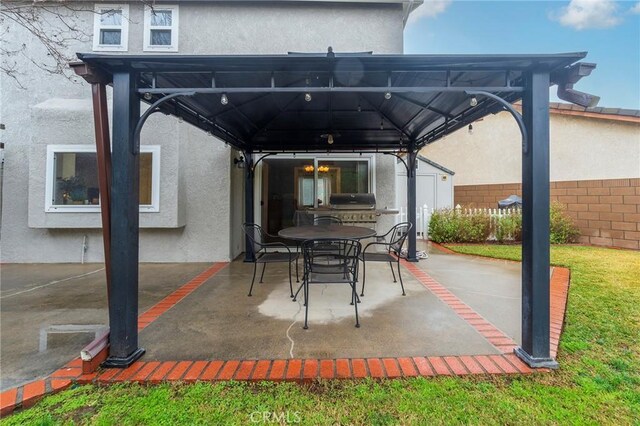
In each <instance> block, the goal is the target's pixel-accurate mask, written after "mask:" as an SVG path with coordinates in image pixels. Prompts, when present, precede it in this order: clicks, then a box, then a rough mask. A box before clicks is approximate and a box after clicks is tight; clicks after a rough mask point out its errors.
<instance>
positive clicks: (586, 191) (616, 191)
mask: <svg viewBox="0 0 640 426" xmlns="http://www.w3.org/2000/svg"><path fill="white" fill-rule="evenodd" d="M550 189H551V201H558V202H560V203H562V204H563V205H564V206H565V207H566V209H567V213H568V214H569V216H571V217H572V218H573V219H574V221H575V222H576V225H578V227H579V228H580V233H581V236H580V239H579V242H581V243H584V244H594V245H600V246H609V247H620V248H629V249H636V250H637V249H640V178H630V179H599V180H572V181H560V182H551V187H550ZM511 194H516V195H522V188H521V184H519V183H507V184H489V185H456V186H455V187H454V204H456V205H457V204H460V205H461V206H464V207H478V208H484V207H487V208H496V207H497V205H498V200H502V199H504V198H506V197H508V196H509V195H511Z"/></svg>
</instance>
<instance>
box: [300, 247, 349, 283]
mask: <svg viewBox="0 0 640 426" xmlns="http://www.w3.org/2000/svg"><path fill="white" fill-rule="evenodd" d="M327 247H332V250H331V251H327ZM361 251H362V245H361V244H360V242H359V241H356V240H350V239H332V238H318V239H314V240H306V241H304V242H303V243H302V255H303V259H304V274H305V279H311V280H312V281H310V282H331V278H330V277H326V278H321V277H320V278H319V277H317V276H316V275H326V276H328V275H340V276H342V277H344V275H345V274H348V275H349V276H350V277H352V278H353V279H355V278H356V277H357V274H358V259H359V257H360V253H361ZM311 274H313V277H312V276H311ZM339 282H344V280H343V279H341V280H340V281H339Z"/></svg>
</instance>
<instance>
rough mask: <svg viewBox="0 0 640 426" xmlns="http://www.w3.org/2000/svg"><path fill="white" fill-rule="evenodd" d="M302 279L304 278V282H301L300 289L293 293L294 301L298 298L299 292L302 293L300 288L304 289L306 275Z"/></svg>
mask: <svg viewBox="0 0 640 426" xmlns="http://www.w3.org/2000/svg"><path fill="white" fill-rule="evenodd" d="M302 279H303V282H302V284H300V286H299V287H298V290H296V292H295V294H294V295H293V300H292V302H295V301H296V300H297V299H298V293H300V290H302V287H303V286H304V277H303V278H302Z"/></svg>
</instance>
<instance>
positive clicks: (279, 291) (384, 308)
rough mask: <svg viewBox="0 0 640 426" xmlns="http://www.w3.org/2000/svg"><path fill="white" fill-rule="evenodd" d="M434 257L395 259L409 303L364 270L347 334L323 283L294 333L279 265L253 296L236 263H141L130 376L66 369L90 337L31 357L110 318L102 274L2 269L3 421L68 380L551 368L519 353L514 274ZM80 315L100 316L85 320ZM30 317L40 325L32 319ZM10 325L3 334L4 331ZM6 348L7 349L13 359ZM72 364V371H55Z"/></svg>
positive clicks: (564, 287)
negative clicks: (46, 330)
mask: <svg viewBox="0 0 640 426" xmlns="http://www.w3.org/2000/svg"><path fill="white" fill-rule="evenodd" d="M439 250H441V251H431V252H430V254H431V256H430V258H429V259H428V260H426V261H421V262H420V263H408V262H405V261H402V265H403V267H404V271H405V272H404V276H405V278H406V281H405V282H406V287H407V296H406V297H402V296H400V289H399V286H398V284H397V283H393V282H392V280H391V279H390V277H389V275H390V273H389V270H388V269H387V268H386V266H384V265H379V267H375V266H373V265H370V267H369V276H370V278H371V279H370V280H368V281H367V295H366V296H365V297H364V298H363V300H362V304H359V306H360V312H361V314H362V320H363V327H362V328H359V329H356V328H355V327H353V313H352V311H351V308H350V307H349V305H348V303H347V302H348V301H349V298H348V289H347V290H346V291H345V288H339V287H326V286H323V287H317V288H314V289H313V293H314V294H313V295H312V300H313V303H312V304H311V303H310V307H311V308H312V312H313V314H311V318H312V323H311V324H312V325H311V324H310V326H311V328H310V329H309V330H302V329H301V318H300V313H301V306H300V304H299V303H295V302H292V301H291V300H290V299H289V298H288V289H287V287H288V285H287V281H286V280H285V278H284V277H286V274H285V273H284V271H283V270H279V269H277V268H271V269H270V270H269V271H268V275H267V276H266V277H265V281H266V282H265V284H261V285H259V286H258V289H256V290H255V294H256V296H254V297H252V298H248V297H246V296H245V292H246V286H247V285H248V283H249V281H248V279H249V271H250V270H251V269H250V268H251V267H250V265H246V264H244V263H242V262H233V263H232V264H230V265H229V264H227V263H215V264H213V265H206V266H204V265H193V264H191V265H189V264H187V265H184V264H179V265H141V271H140V277H141V289H140V293H141V301H140V305H141V310H144V312H143V313H142V314H140V315H139V317H138V330H139V331H140V338H141V342H142V345H143V346H146V347H147V348H148V352H147V354H146V355H145V357H144V358H143V359H142V360H140V361H137V362H135V363H133V364H132V365H131V366H130V367H128V368H126V369H98V370H97V371H95V370H94V368H95V367H94V366H93V364H92V363H91V362H88V363H84V362H82V361H81V360H80V359H79V358H77V357H76V358H73V357H74V356H75V355H76V354H77V352H78V350H79V348H80V346H76V344H78V345H80V340H83V341H87V340H89V339H90V338H89V337H88V336H87V335H86V333H85V336H84V337H83V336H68V337H69V338H68V339H67V341H64V340H62V341H60V339H58V342H57V343H56V342H55V341H53V340H52V337H50V338H49V339H47V340H46V341H45V344H47V348H46V350H44V351H42V350H40V351H39V352H38V353H37V354H36V353H34V350H33V347H34V343H35V341H36V340H37V338H36V335H40V336H41V335H42V334H41V333H39V332H38V330H42V329H43V327H49V326H50V325H51V324H53V325H54V326H58V325H60V324H61V323H60V321H63V326H64V324H69V322H68V321H73V323H74V325H75V326H76V327H77V326H80V325H81V324H87V321H91V324H89V325H96V324H95V322H99V321H100V320H99V318H100V317H99V315H102V316H103V318H105V317H106V307H105V306H104V305H106V302H105V300H104V282H101V281H102V279H101V278H100V275H98V274H99V273H100V272H103V271H101V269H100V268H98V269H92V266H91V265H87V266H81V265H74V266H69V265H9V267H8V268H5V267H4V266H3V280H5V279H6V278H7V277H9V282H8V284H7V283H6V282H3V291H2V293H0V297H1V298H2V299H1V302H2V308H3V312H2V313H3V315H4V316H3V318H2V322H3V324H2V326H3V333H2V347H3V353H2V354H3V358H2V376H3V377H2V378H3V381H4V382H3V386H4V390H3V391H2V392H1V393H0V416H4V415H7V414H9V413H11V412H13V411H14V410H15V409H18V408H20V407H22V408H24V407H29V406H31V405H33V404H35V403H36V402H37V401H38V400H39V399H40V398H42V397H43V396H44V395H46V394H47V393H52V392H58V391H60V390H63V389H66V388H68V387H69V386H71V385H72V384H74V383H77V384H83V383H97V384H105V383H113V382H127V381H136V382H140V383H160V382H163V381H183V382H194V381H214V380H231V379H233V380H244V381H260V380H276V381H278V380H291V381H305V380H314V379H318V378H322V379H334V378H363V377H371V378H397V377H417V376H422V377H433V376H440V375H446V376H451V375H468V374H472V375H486V374H531V373H534V372H545V371H549V370H547V369H537V370H532V369H531V368H529V367H528V366H527V365H526V364H525V363H524V362H522V361H521V360H520V359H518V358H517V357H516V356H515V355H514V354H513V349H514V348H515V347H516V345H517V343H516V340H517V339H518V336H517V335H518V334H519V333H517V331H518V327H519V326H518V324H519V311H518V306H519V296H518V292H519V290H517V289H519V287H520V285H519V276H520V274H519V269H520V266H519V264H517V263H514V262H503V261H494V260H487V259H480V258H477V257H466V256H457V255H452V254H451V253H449V254H444V253H442V251H446V249H444V248H439ZM5 266H6V265H5ZM7 271H8V272H7ZM552 271H553V272H552V274H551V299H550V305H551V306H550V307H551V316H550V320H551V328H550V348H551V356H552V357H554V358H555V357H556V355H557V351H558V344H559V340H560V335H561V333H562V327H563V322H564V313H565V308H566V301H567V296H568V290H569V279H570V271H569V270H568V269H566V268H553V270H552ZM25 273H30V274H29V275H25ZM70 273H72V275H69V274H70ZM196 274H197V275H196ZM52 278H54V279H52ZM47 279H49V281H47ZM184 280H187V281H186V282H185V281H184ZM178 283H179V284H178ZM66 286H70V287H69V288H67V287H66ZM41 292H42V293H41ZM76 295H77V296H76ZM163 296H164V297H163ZM78 301H81V302H83V303H84V304H85V305H84V306H83V305H81V304H78V303H77V302H78ZM516 302H517V304H516ZM23 306H25V307H26V309H23V308H22V307H23ZM87 306H89V307H90V308H89V310H93V311H95V312H93V314H91V315H90V314H88V313H87V312H86V310H87ZM5 307H6V308H7V309H5ZM516 314H517V315H516ZM38 316H39V317H38ZM33 317H38V318H39V320H38V321H32V320H30V318H33ZM488 318H489V319H488ZM5 319H6V320H7V321H5ZM64 321H67V323H64ZM7 323H8V324H9V326H10V327H9V328H7V329H6V330H7V332H4V330H5V328H4V327H7ZM78 323H80V324H78ZM365 323H366V326H365ZM285 326H286V330H285V329H284V327H285ZM283 332H284V335H285V337H286V340H285V339H284V338H283V337H282V333H283ZM514 334H515V335H514ZM54 337H55V336H54ZM81 337H82V339H81ZM75 339H77V340H78V341H77V342H76V341H75ZM8 344H12V346H11V349H10V350H7V349H6V348H7V346H8ZM38 344H39V345H42V339H40V341H39V342H38ZM14 345H15V346H14ZM56 350H57V351H58V352H55V351H56ZM287 351H288V352H287ZM416 353H417V355H413V354H416ZM5 354H6V355H5ZM439 354H440V355H439ZM67 356H68V357H69V358H72V359H71V361H69V362H67V363H66V364H64V365H63V366H61V367H60V368H58V369H56V370H55V371H53V372H51V369H52V368H54V369H55V365H56V364H57V365H60V362H64V361H63V359H65V357H67ZM269 357H271V358H269ZM67 359H68V358H67ZM38 362H40V363H39V364H38ZM49 373H51V374H49ZM43 377H44V378H43ZM34 379H35V380H34ZM12 385H13V386H15V387H11V386H12ZM7 388H8V389H7Z"/></svg>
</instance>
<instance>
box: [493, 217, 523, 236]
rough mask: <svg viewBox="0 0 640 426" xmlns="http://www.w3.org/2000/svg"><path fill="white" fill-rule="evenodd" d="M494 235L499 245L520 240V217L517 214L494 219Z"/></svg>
mask: <svg viewBox="0 0 640 426" xmlns="http://www.w3.org/2000/svg"><path fill="white" fill-rule="evenodd" d="M494 233H495V237H496V241H498V242H499V243H503V242H504V241H507V240H511V241H520V240H522V215H521V214H519V213H517V214H510V215H507V216H500V217H498V218H496V222H495V231H494Z"/></svg>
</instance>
